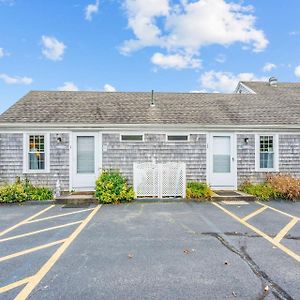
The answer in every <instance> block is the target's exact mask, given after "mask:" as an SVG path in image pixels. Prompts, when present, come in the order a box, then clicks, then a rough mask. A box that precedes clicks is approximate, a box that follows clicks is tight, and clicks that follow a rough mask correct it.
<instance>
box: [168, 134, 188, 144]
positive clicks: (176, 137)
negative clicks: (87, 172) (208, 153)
mask: <svg viewBox="0 0 300 300" xmlns="http://www.w3.org/2000/svg"><path fill="white" fill-rule="evenodd" d="M189 140H190V136H189V135H188V134H167V141H168V142H188V141H189Z"/></svg>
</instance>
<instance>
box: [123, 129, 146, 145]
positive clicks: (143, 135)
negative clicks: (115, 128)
mask: <svg viewBox="0 0 300 300" xmlns="http://www.w3.org/2000/svg"><path fill="white" fill-rule="evenodd" d="M123 135H141V136H142V140H141V141H133V140H128V141H124V140H122V136H123ZM144 141H145V134H144V133H140V132H122V133H120V142H122V143H143V142H144Z"/></svg>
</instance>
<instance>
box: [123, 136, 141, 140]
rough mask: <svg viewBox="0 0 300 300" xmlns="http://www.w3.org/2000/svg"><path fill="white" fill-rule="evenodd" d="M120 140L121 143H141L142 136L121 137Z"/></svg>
mask: <svg viewBox="0 0 300 300" xmlns="http://www.w3.org/2000/svg"><path fill="white" fill-rule="evenodd" d="M121 139H122V141H142V140H143V136H142V135H122V136H121Z"/></svg>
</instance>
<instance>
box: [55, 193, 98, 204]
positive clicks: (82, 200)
mask: <svg viewBox="0 0 300 300" xmlns="http://www.w3.org/2000/svg"><path fill="white" fill-rule="evenodd" d="M97 203H98V199H97V198H95V197H94V195H93V194H92V195H90V194H78V193H77V194H75V195H73V194H70V195H63V196H60V197H58V198H56V199H55V204H67V205H82V204H97Z"/></svg>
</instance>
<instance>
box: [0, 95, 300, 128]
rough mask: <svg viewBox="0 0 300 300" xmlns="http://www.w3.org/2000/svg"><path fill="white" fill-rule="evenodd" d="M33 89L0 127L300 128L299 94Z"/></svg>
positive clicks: (12, 109) (14, 107)
mask: <svg viewBox="0 0 300 300" xmlns="http://www.w3.org/2000/svg"><path fill="white" fill-rule="evenodd" d="M154 99H155V106H154V107H151V106H150V100H151V93H127V92H125V93H122V92H116V93H104V92H59V91H55V92H46V91H32V92H29V93H28V94H27V95H25V96H24V97H23V98H22V99H21V100H19V101H18V102H17V103H16V104H14V105H13V106H12V107H11V108H9V109H8V110H7V111H6V112H4V113H3V114H2V115H1V116H0V125H1V123H34V124H36V123H54V124H74V123H75V124H79V123H82V124H94V125H95V124H99V125H101V124H103V125H105V124H195V125H300V92H295V93H294V92H293V93H287V94H285V93H278V94H274V93H273V94H249V95H241V94H201V93H154Z"/></svg>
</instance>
